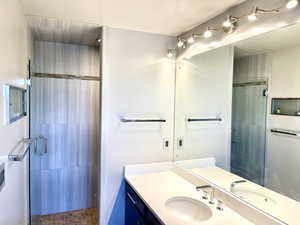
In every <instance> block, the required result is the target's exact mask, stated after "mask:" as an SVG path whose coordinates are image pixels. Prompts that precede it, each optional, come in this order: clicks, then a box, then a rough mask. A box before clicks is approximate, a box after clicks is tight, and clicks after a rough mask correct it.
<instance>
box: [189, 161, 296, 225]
mask: <svg viewBox="0 0 300 225" xmlns="http://www.w3.org/2000/svg"><path fill="white" fill-rule="evenodd" d="M191 171H192V172H193V173H195V174H198V175H199V176H201V177H203V178H205V179H207V180H209V181H211V182H213V183H214V184H216V185H218V186H219V187H221V188H224V189H225V190H227V191H229V189H230V183H231V182H233V181H236V180H243V178H242V177H240V176H237V175H235V174H232V173H230V172H228V171H226V170H223V169H221V168H218V167H207V168H195V169H192V170H191ZM238 186H239V187H247V188H248V187H249V188H251V189H253V190H256V191H259V193H263V194H264V195H265V196H267V197H269V198H271V199H272V200H275V201H276V204H274V205H268V204H263V203H262V204H259V203H257V202H253V201H252V202H251V199H247V201H248V202H249V203H251V204H252V205H254V206H256V207H258V208H260V209H261V210H263V211H265V212H267V213H269V214H271V215H273V216H275V217H276V218H278V219H280V220H282V221H284V222H285V223H287V224H289V225H299V224H300V216H299V213H300V203H299V202H297V201H295V200H293V199H290V198H288V197H286V196H284V195H281V194H279V193H277V192H274V191H272V190H270V189H267V188H264V187H262V186H260V185H258V184H255V183H253V182H251V181H247V182H246V183H241V184H238Z"/></svg>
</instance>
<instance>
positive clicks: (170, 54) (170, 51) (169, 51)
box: [168, 49, 173, 58]
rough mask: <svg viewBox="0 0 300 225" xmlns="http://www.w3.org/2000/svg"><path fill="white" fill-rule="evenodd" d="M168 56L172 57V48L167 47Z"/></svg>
mask: <svg viewBox="0 0 300 225" xmlns="http://www.w3.org/2000/svg"><path fill="white" fill-rule="evenodd" d="M168 57H169V58H172V57H173V51H172V49H169V50H168Z"/></svg>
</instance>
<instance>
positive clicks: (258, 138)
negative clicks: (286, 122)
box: [231, 83, 267, 185]
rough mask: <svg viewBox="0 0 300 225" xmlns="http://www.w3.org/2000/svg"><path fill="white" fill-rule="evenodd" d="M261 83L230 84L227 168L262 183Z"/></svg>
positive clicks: (263, 121)
mask: <svg viewBox="0 0 300 225" xmlns="http://www.w3.org/2000/svg"><path fill="white" fill-rule="evenodd" d="M266 88H267V86H266V85H265V84H257V83H247V84H244V85H241V84H239V85H234V87H233V99H232V138H231V172H233V173H235V174H237V175H239V176H241V177H244V178H247V179H249V180H251V181H253V182H255V183H257V184H260V185H264V174H265V171H264V170H265V151H266V112H267V97H266V96H265V90H266Z"/></svg>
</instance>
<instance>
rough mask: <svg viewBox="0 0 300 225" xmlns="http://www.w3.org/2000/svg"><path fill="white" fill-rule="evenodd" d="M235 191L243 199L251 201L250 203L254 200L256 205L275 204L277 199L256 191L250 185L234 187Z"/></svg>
mask: <svg viewBox="0 0 300 225" xmlns="http://www.w3.org/2000/svg"><path fill="white" fill-rule="evenodd" d="M233 193H234V194H235V195H237V196H239V197H240V198H241V199H244V200H246V201H249V202H250V203H251V202H253V203H255V205H257V204H263V205H275V204H276V201H275V200H273V199H272V198H269V197H268V196H266V195H264V194H263V193H260V192H259V191H256V190H254V189H251V188H248V187H235V188H234V189H233Z"/></svg>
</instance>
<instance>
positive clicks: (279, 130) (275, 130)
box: [270, 128, 300, 137]
mask: <svg viewBox="0 0 300 225" xmlns="http://www.w3.org/2000/svg"><path fill="white" fill-rule="evenodd" d="M270 131H271V132H272V133H276V134H285V135H290V136H295V137H299V136H300V132H299V131H292V130H284V129H276V128H273V129H271V130H270Z"/></svg>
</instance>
